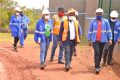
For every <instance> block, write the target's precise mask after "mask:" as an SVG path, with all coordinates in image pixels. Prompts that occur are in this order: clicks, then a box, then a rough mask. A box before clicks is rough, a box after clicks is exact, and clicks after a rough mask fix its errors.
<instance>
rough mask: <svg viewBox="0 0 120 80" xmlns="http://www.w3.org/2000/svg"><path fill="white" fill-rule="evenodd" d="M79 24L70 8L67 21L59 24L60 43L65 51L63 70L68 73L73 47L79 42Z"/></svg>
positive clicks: (73, 10)
mask: <svg viewBox="0 0 120 80" xmlns="http://www.w3.org/2000/svg"><path fill="white" fill-rule="evenodd" d="M80 35H81V34H80V29H79V23H78V21H77V20H76V18H75V9H73V8H70V9H69V10H68V13H67V19H65V20H64V21H63V22H62V23H61V27H60V33H59V37H60V41H61V42H62V44H63V47H64V49H65V70H66V71H69V69H70V64H71V59H72V55H73V51H74V48H75V45H76V44H77V43H79V42H80Z"/></svg>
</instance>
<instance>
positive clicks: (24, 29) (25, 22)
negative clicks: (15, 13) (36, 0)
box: [20, 10, 30, 48]
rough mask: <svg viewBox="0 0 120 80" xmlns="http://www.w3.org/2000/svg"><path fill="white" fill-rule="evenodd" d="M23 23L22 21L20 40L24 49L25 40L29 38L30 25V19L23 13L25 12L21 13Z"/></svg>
mask: <svg viewBox="0 0 120 80" xmlns="http://www.w3.org/2000/svg"><path fill="white" fill-rule="evenodd" d="M20 16H21V21H22V34H21V38H20V45H21V47H22V48H23V47H24V40H25V39H26V37H27V34H28V28H29V27H28V26H29V24H30V19H29V18H28V17H27V16H26V15H25V14H24V13H23V11H22V10H21V11H20Z"/></svg>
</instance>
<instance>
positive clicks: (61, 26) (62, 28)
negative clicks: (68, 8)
mask: <svg viewBox="0 0 120 80" xmlns="http://www.w3.org/2000/svg"><path fill="white" fill-rule="evenodd" d="M63 24H64V22H61V25H60V32H59V41H62V34H63V30H64V27H63Z"/></svg>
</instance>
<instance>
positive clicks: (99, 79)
mask: <svg viewBox="0 0 120 80" xmlns="http://www.w3.org/2000/svg"><path fill="white" fill-rule="evenodd" d="M18 50H19V52H14V51H13V47H12V44H11V43H6V42H2V43H0V80H120V65H119V64H117V63H115V64H114V65H113V66H105V67H102V70H101V72H100V74H99V75H96V74H95V71H94V58H93V56H94V54H93V49H92V48H91V47H88V46H77V54H78V55H77V56H76V57H73V61H72V64H71V65H72V69H71V70H70V71H69V72H65V71H64V65H61V64H57V59H58V51H59V50H58V48H57V50H56V55H55V59H54V62H52V63H50V62H49V58H50V52H51V46H50V48H49V50H48V55H47V66H46V68H45V70H40V68H39V64H40V63H39V62H40V60H39V55H40V54H39V50H40V49H39V46H38V45H36V44H31V45H30V44H26V45H25V47H24V48H20V47H19V48H18Z"/></svg>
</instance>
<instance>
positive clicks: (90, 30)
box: [87, 21, 93, 41]
mask: <svg viewBox="0 0 120 80" xmlns="http://www.w3.org/2000/svg"><path fill="white" fill-rule="evenodd" d="M92 24H93V21H91V23H90V26H89V29H88V34H87V39H88V41H91V35H92V32H93V25H92Z"/></svg>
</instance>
